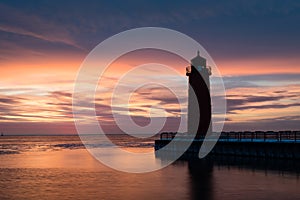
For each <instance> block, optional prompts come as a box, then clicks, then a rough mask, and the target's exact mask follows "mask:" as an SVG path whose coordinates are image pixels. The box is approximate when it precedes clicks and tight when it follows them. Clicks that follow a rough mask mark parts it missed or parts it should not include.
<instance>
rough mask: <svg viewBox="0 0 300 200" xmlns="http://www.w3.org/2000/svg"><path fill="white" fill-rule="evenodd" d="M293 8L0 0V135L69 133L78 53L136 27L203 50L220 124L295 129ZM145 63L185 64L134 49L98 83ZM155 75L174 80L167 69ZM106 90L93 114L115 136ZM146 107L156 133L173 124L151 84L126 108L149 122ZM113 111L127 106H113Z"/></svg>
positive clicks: (169, 101)
mask: <svg viewBox="0 0 300 200" xmlns="http://www.w3.org/2000/svg"><path fill="white" fill-rule="evenodd" d="M146 4H147V5H148V6H144V5H146ZM195 8H198V9H197V11H195ZM191 10H193V12H190V11H191ZM299 13H300V4H299V3H297V2H294V1H285V2H280V1H270V2H261V1H251V2H248V1H239V2H231V3H229V4H228V3H225V2H218V3H217V2H198V1H195V2H191V3H189V4H188V5H186V4H184V3H180V2H176V1H175V2H174V3H173V4H172V5H169V4H167V3H166V2H163V3H162V2H156V1H151V2H147V3H145V2H140V1H138V2H131V3H128V4H125V3H124V2H123V1H121V2H115V3H108V2H107V3H99V2H97V1H90V2H86V3H80V2H77V1H74V2H73V1H72V2H69V3H68V4H67V3H66V4H61V3H60V2H59V1H39V2H34V1H26V2H23V1H2V2H1V3H0V80H1V81H0V132H1V131H3V132H5V133H7V134H75V133H76V130H75V128H74V123H73V118H72V117H73V115H72V90H73V85H74V80H75V78H76V75H77V72H78V70H79V67H80V65H81V63H82V61H83V60H84V58H85V56H86V55H87V54H88V52H89V51H90V50H92V49H93V48H94V47H95V46H96V45H97V44H98V43H99V42H101V41H103V40H105V39H106V38H107V37H110V36H112V35H114V34H117V33H119V32H121V31H125V30H127V29H130V28H135V27H141V26H159V27H166V28H171V29H175V30H177V31H180V32H182V33H185V34H187V35H188V36H190V37H192V38H194V39H195V40H197V41H198V42H199V43H200V44H202V45H203V46H204V48H206V50H207V51H208V52H209V53H210V55H211V56H212V58H213V59H214V61H215V62H216V64H217V66H218V68H219V70H220V72H221V74H222V76H223V78H224V83H225V88H226V94H227V97H226V98H227V107H228V112H227V116H226V122H225V130H257V129H259V130H285V129H292V130H295V129H300V114H299V113H300V57H299V53H300V40H299V35H300V26H299V24H300V23H299V21H300V15H299ZM195 55H196V52H195ZM149 62H157V63H165V64H167V65H169V66H171V67H173V68H174V69H176V70H177V71H178V72H179V73H180V74H181V75H182V76H185V67H186V65H187V64H188V63H187V62H185V61H182V60H180V59H177V58H175V57H174V56H172V55H171V54H167V53H162V52H159V51H157V52H155V51H150V50H149V51H143V52H136V53H133V54H131V55H127V56H124V57H121V58H120V59H118V60H117V61H116V62H114V63H113V64H112V65H111V67H110V69H109V70H108V71H107V74H106V75H105V82H104V83H103V84H105V86H106V87H107V88H111V87H112V85H113V84H114V83H115V82H116V81H117V80H118V79H119V78H120V77H121V76H122V73H124V72H126V71H127V70H129V69H131V68H132V67H134V66H137V65H140V64H143V63H149ZM149 75H151V74H150V73H147V72H145V73H141V74H138V77H140V79H138V78H137V79H136V80H135V81H136V82H139V81H140V82H143V81H145V82H146V81H147V79H148V78H149V77H148V78H147V76H149ZM158 77H161V78H164V79H166V82H168V83H172V81H173V83H174V84H177V82H176V81H174V80H173V79H172V78H170V77H169V78H168V77H167V74H160V75H159V76H158ZM99 84H101V83H99ZM178 84H179V83H178ZM183 94H184V91H183ZM109 96H110V94H109V90H108V91H97V96H96V106H97V113H98V114H99V121H100V123H101V124H103V125H104V126H105V129H106V130H107V131H108V132H109V133H119V132H120V130H119V129H118V128H117V127H116V125H115V123H114V121H113V119H112V116H111V111H110V99H109ZM151 105H157V106H158V105H163V106H164V108H165V109H166V112H167V116H168V117H169V121H168V124H167V125H166V127H165V128H164V130H169V131H173V129H174V127H176V126H177V124H178V116H179V115H180V114H182V113H180V112H179V108H178V104H177V101H176V99H175V98H174V95H173V94H172V93H169V92H168V91H167V90H165V89H162V88H158V87H155V86H153V88H141V89H140V90H139V91H136V92H135V93H134V95H133V96H132V99H131V106H130V109H131V110H130V115H131V117H132V118H133V119H134V121H135V122H136V123H137V124H140V125H146V124H147V123H149V117H148V116H149V108H150V106H151ZM118 114H119V115H120V116H122V115H126V112H124V111H123V110H122V107H121V108H119V110H118ZM183 114H184V113H183ZM156 117H159V113H157V115H156Z"/></svg>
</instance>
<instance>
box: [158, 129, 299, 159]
mask: <svg viewBox="0 0 300 200" xmlns="http://www.w3.org/2000/svg"><path fill="white" fill-rule="evenodd" d="M175 135H176V133H161V134H160V139H159V140H155V150H159V149H161V148H163V147H165V146H166V145H167V144H169V143H170V141H171V140H172V139H173V138H174V137H175ZM182 138H184V137H181V139H180V140H182V141H180V140H179V141H178V142H177V146H174V145H173V146H171V147H168V149H166V151H167V152H169V153H170V156H172V151H173V152H174V151H177V150H179V148H180V146H181V145H180V143H181V142H184V141H185V139H182ZM212 138H215V137H212ZM187 139H188V138H187ZM203 141H204V138H199V139H193V142H192V144H191V145H190V147H189V148H188V149H187V150H186V152H185V153H184V155H183V157H185V158H193V157H198V154H199V150H200V147H201V145H202V144H203ZM206 141H207V142H216V139H209V137H208V138H207V140H206ZM209 155H228V156H243V157H244V156H247V157H261V158H276V159H277V158H279V159H297V160H300V131H244V132H222V133H221V135H220V137H219V139H218V140H217V143H216V145H215V146H214V148H213V149H212V151H210V152H209Z"/></svg>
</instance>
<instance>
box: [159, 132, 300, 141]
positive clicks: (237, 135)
mask: <svg viewBox="0 0 300 200" xmlns="http://www.w3.org/2000/svg"><path fill="white" fill-rule="evenodd" d="M176 134H177V133H176V132H163V133H161V134H160V139H161V140H170V139H173V138H174V137H175V135H176ZM213 138H215V137H213ZM203 139H204V138H203ZM219 140H222V141H224V140H225V141H226V140H227V141H251V142H254V141H263V142H300V131H289V130H287V131H237V132H235V131H230V132H222V133H221V135H220V137H219Z"/></svg>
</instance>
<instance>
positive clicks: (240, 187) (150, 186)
mask: <svg viewBox="0 0 300 200" xmlns="http://www.w3.org/2000/svg"><path fill="white" fill-rule="evenodd" d="M112 138H113V141H114V142H115V143H116V144H119V145H121V146H123V148H126V149H128V150H130V151H135V152H136V151H138V152H151V151H153V140H152V139H148V140H143V141H141V140H128V138H126V137H120V136H112ZM297 167H298V164H297V163H296V164H295V163H294V162H292V161H289V162H287V161H278V160H255V159H254V160H253V159H238V160H237V159H236V158H227V157H226V158H225V157H222V158H210V159H206V160H201V161H197V160H195V161H189V162H188V161H177V162H175V163H174V164H172V165H170V166H168V167H166V168H164V169H162V170H159V171H156V172H151V173H146V174H129V173H124V172H118V171H115V170H113V169H110V168H108V167H106V166H104V165H103V164H101V163H99V162H98V161H97V160H95V159H94V158H93V157H92V156H91V155H90V154H89V153H88V152H87V150H85V148H84V146H83V145H82V144H81V142H80V140H79V138H78V137H76V136H8V137H1V138H0V199H1V200H2V199H47V200H51V199H207V200H227V199H228V200H229V199H230V200H231V199H249V200H250V199H251V200H252V199H262V200H267V199H275V200H280V199H300V190H299V189H300V181H299V171H298V168H297Z"/></svg>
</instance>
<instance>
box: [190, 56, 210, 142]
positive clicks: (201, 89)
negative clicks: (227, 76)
mask: <svg viewBox="0 0 300 200" xmlns="http://www.w3.org/2000/svg"><path fill="white" fill-rule="evenodd" d="M210 75H211V68H210V67H208V66H207V64H206V59H205V58H203V57H201V56H200V52H199V51H198V52H197V56H196V57H195V58H193V59H192V60H191V65H190V66H188V67H187V68H186V76H188V79H189V89H188V90H189V91H188V119H187V121H188V133H193V134H195V133H196V136H195V139H203V138H204V137H205V135H206V134H208V135H210V134H211V133H212V124H211V97H210V80H209V77H210Z"/></svg>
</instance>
